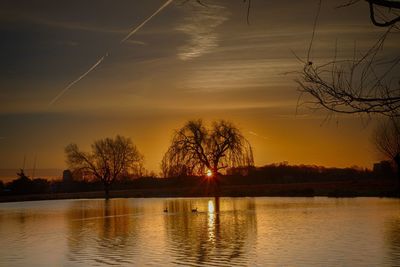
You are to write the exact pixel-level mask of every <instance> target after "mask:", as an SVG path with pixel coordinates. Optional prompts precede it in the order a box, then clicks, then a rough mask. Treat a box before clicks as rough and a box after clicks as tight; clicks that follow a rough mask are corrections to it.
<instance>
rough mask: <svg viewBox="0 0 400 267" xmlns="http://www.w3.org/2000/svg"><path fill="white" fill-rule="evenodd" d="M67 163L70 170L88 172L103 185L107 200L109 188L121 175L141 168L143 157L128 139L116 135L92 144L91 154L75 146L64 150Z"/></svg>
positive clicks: (70, 145)
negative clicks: (113, 137)
mask: <svg viewBox="0 0 400 267" xmlns="http://www.w3.org/2000/svg"><path fill="white" fill-rule="evenodd" d="M65 153H66V156H67V163H68V165H69V166H70V168H71V169H74V170H81V171H84V172H89V173H90V174H91V175H92V176H93V177H94V178H95V179H97V180H99V181H101V182H102V183H103V185H104V192H105V198H107V199H108V198H109V191H110V186H111V185H112V183H113V182H114V181H116V180H117V179H119V178H120V177H121V176H122V175H126V174H128V173H130V172H132V171H135V170H136V168H137V167H140V166H141V163H142V162H143V156H142V154H141V153H140V152H139V151H138V149H137V148H136V146H135V145H134V144H133V143H132V141H131V139H130V138H125V137H123V136H119V135H117V136H116V137H115V139H112V138H105V139H100V140H97V141H95V142H94V143H93V144H92V151H91V152H83V151H80V149H79V148H78V146H77V145H76V144H69V145H68V146H67V147H66V148H65Z"/></svg>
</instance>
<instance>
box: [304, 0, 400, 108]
mask: <svg viewBox="0 0 400 267" xmlns="http://www.w3.org/2000/svg"><path fill="white" fill-rule="evenodd" d="M366 1H367V2H368V3H369V6H370V18H371V21H372V22H373V24H374V25H376V26H381V27H387V30H386V32H384V33H383V34H382V36H381V37H380V38H379V39H378V40H377V41H376V43H375V44H374V45H373V46H372V47H371V48H370V49H369V50H368V51H366V52H361V51H358V50H357V49H356V48H354V54H353V58H350V59H343V60H342V59H337V55H336V54H337V52H336V48H335V55H334V57H333V59H332V60H331V61H328V62H324V63H322V64H321V63H320V64H317V63H316V62H313V61H312V59H311V58H310V51H311V47H312V42H313V38H314V34H315V28H316V25H317V20H318V15H319V10H320V5H321V2H320V4H319V9H318V14H317V16H316V18H315V21H314V29H313V33H312V37H311V42H310V45H309V49H308V53H307V58H306V59H304V60H303V59H300V60H301V61H302V62H303V64H304V67H303V70H302V71H300V72H299V74H300V77H299V78H298V79H297V80H296V81H297V83H298V84H299V85H300V87H299V88H300V92H302V93H305V94H306V95H309V96H311V97H312V99H313V100H312V101H310V102H309V103H311V104H314V105H315V106H316V107H322V108H325V109H327V110H329V111H333V112H337V113H351V114H353V113H360V114H373V113H377V114H383V115H386V116H393V114H394V113H396V112H398V111H399V108H400V80H399V76H398V75H397V73H398V72H399V70H400V56H395V57H394V58H390V59H387V58H386V59H385V58H384V57H383V56H382V51H383V47H384V42H385V40H386V39H387V37H388V36H389V35H390V34H393V32H394V31H397V32H398V31H399V27H398V25H397V24H398V23H397V22H399V21H400V16H399V13H398V12H399V8H400V3H398V2H395V1H387V0H366ZM357 2H359V0H351V1H348V2H347V3H346V4H344V5H342V6H348V5H353V4H355V3H357ZM377 7H379V8H382V7H384V8H389V12H392V15H394V16H395V18H388V17H387V16H385V15H383V13H382V12H381V11H380V12H379V14H380V18H381V21H380V22H378V21H377V19H376V14H375V13H374V12H375V9H376V8H377ZM390 8H392V9H390Z"/></svg>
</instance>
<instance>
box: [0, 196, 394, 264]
mask: <svg viewBox="0 0 400 267" xmlns="http://www.w3.org/2000/svg"><path fill="white" fill-rule="evenodd" d="M196 208H197V212H192V210H193V209H196ZM164 209H168V212H164ZM0 247H1V249H0V266H110V265H111V266H144V265H147V266H160V265H161V266H177V265H184V266H277V265H279V266H400V201H399V200H395V199H378V198H351V199H334V198H220V199H213V198H194V199H174V198H168V199H112V200H109V201H105V200H98V199H97V200H58V201H36V202H20V203H3V204H0Z"/></svg>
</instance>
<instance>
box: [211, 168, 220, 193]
mask: <svg viewBox="0 0 400 267" xmlns="http://www.w3.org/2000/svg"><path fill="white" fill-rule="evenodd" d="M212 172H213V175H214V196H215V197H220V196H221V184H220V178H221V177H220V176H221V175H220V173H219V172H218V170H216V169H214V170H213V171H212Z"/></svg>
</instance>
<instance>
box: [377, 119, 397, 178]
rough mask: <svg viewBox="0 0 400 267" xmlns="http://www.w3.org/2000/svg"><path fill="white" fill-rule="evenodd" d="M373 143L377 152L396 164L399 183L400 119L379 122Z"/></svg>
mask: <svg viewBox="0 0 400 267" xmlns="http://www.w3.org/2000/svg"><path fill="white" fill-rule="evenodd" d="M373 141H374V144H375V147H376V148H377V150H378V151H379V152H380V153H381V154H382V155H383V156H384V157H385V158H387V159H389V160H391V161H393V162H394V163H395V164H396V167H397V174H398V178H399V181H400V118H399V117H396V118H389V119H386V120H384V121H382V122H380V123H379V124H378V125H377V127H376V129H375V132H374V135H373Z"/></svg>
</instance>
